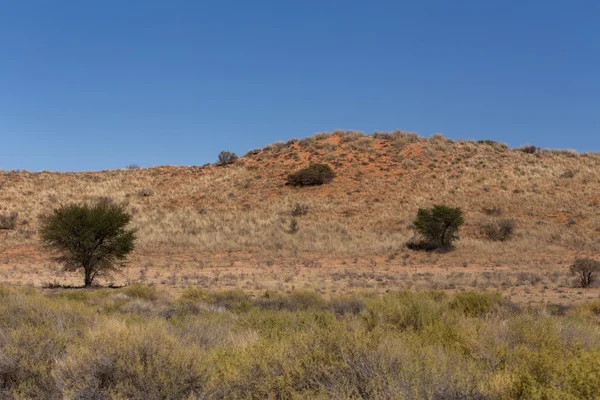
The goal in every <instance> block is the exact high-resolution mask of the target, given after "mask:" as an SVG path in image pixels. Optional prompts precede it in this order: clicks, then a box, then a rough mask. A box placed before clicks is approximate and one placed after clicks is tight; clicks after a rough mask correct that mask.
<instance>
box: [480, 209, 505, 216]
mask: <svg viewBox="0 0 600 400" xmlns="http://www.w3.org/2000/svg"><path fill="white" fill-rule="evenodd" d="M482 211H483V213H484V214H485V215H489V216H490V217H498V216H500V215H502V209H500V208H498V207H484V208H483V210H482Z"/></svg>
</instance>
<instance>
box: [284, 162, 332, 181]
mask: <svg viewBox="0 0 600 400" xmlns="http://www.w3.org/2000/svg"><path fill="white" fill-rule="evenodd" d="M334 177H335V172H333V169H331V167H330V166H329V165H327V164H312V165H310V166H309V167H307V168H304V169H301V170H299V171H296V172H294V173H292V174H289V175H288V178H287V183H286V184H287V185H292V186H315V185H323V184H325V183H329V182H331V181H332V180H333V178H334Z"/></svg>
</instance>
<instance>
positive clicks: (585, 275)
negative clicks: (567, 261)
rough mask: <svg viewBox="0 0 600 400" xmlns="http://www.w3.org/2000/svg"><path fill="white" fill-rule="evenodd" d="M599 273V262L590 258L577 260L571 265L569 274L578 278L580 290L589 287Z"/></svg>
mask: <svg viewBox="0 0 600 400" xmlns="http://www.w3.org/2000/svg"><path fill="white" fill-rule="evenodd" d="M599 272H600V261H596V260H593V259H591V258H578V259H576V260H575V263H573V265H571V273H572V274H574V275H577V276H578V277H579V283H580V285H581V287H582V288H586V287H589V286H590V285H591V284H592V283H594V281H595V280H596V276H597V275H598V273H599Z"/></svg>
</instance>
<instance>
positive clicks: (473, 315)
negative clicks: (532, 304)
mask: <svg viewBox="0 0 600 400" xmlns="http://www.w3.org/2000/svg"><path fill="white" fill-rule="evenodd" d="M598 393H600V306H599V304H598V301H595V302H591V303H587V304H582V305H580V306H577V307H575V308H571V309H563V308H553V307H550V306H547V307H542V308H519V307H517V306H516V305H514V304H512V303H510V302H509V301H507V300H505V299H503V298H502V297H500V296H499V295H497V294H492V293H475V292H467V293H459V294H457V295H453V296H450V295H447V294H443V293H439V292H429V293H413V292H397V293H388V294H385V295H363V296H355V297H340V298H331V299H325V298H322V297H320V296H319V295H318V294H315V293H312V292H302V291H297V292H293V293H291V294H283V293H278V292H266V293H264V294H263V295H261V296H260V297H252V296H250V295H248V294H247V293H245V292H243V291H229V292H208V291H203V290H201V289H197V288H192V289H188V290H187V291H185V292H184V293H183V294H182V295H181V296H179V297H178V298H176V299H170V298H168V297H167V295H166V294H164V293H161V292H158V291H157V290H155V289H153V288H151V287H145V286H133V287H127V288H123V289H102V290H86V291H84V290H62V291H50V292H41V291H38V290H34V289H23V288H21V289H18V288H8V287H7V288H2V287H0V397H2V398H16V399H30V398H33V399H41V398H44V399H47V398H65V399H81V398H110V399H200V398H261V399H263V398H282V399H293V398H309V399H319V398H322V399H325V398H327V399H329V398H337V399H347V398H369V399H390V398H400V399H519V398H521V399H581V398H585V399H590V398H594V397H595V396H597V394H598Z"/></svg>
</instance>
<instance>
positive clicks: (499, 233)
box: [481, 219, 515, 242]
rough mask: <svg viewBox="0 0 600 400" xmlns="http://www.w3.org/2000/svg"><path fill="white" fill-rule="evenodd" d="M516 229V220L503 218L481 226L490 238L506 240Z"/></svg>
mask: <svg viewBox="0 0 600 400" xmlns="http://www.w3.org/2000/svg"><path fill="white" fill-rule="evenodd" d="M514 231H515V220H513V219H502V220H500V221H497V222H495V223H490V224H486V225H484V226H482V227H481V232H482V233H483V234H484V235H485V236H486V237H487V238H488V239H489V240H493V241H497V242H504V241H506V240H508V239H510V238H511V237H512V235H513V233H514Z"/></svg>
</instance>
